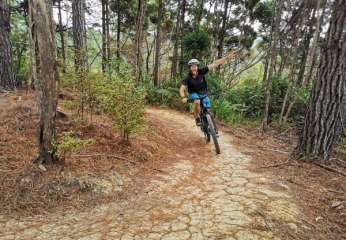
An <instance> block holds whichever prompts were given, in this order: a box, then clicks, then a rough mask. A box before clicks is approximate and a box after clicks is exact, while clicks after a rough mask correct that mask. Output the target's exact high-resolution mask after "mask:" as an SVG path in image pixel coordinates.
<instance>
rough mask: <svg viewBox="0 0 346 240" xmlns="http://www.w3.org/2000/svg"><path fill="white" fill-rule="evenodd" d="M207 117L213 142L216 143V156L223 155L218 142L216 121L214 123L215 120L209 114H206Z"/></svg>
mask: <svg viewBox="0 0 346 240" xmlns="http://www.w3.org/2000/svg"><path fill="white" fill-rule="evenodd" d="M206 117H207V121H208V125H209V133H210V135H211V137H212V139H213V142H214V146H215V152H216V154H220V153H221V151H220V145H219V141H218V140H217V135H216V131H215V126H214V121H213V119H212V117H211V115H210V114H209V113H208V114H206Z"/></svg>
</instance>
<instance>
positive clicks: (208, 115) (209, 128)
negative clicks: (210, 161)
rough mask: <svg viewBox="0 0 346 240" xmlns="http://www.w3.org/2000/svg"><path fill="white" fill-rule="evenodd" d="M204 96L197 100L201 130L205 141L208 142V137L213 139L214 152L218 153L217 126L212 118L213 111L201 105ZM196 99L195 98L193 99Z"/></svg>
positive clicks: (191, 101) (190, 100)
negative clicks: (199, 108)
mask: <svg viewBox="0 0 346 240" xmlns="http://www.w3.org/2000/svg"><path fill="white" fill-rule="evenodd" d="M205 97H206V96H204V97H200V98H199V99H197V100H200V104H201V112H200V113H199V117H200V119H201V126H200V128H201V130H202V132H203V133H204V136H205V139H206V142H210V138H212V139H213V142H214V146H215V152H216V154H220V153H221V151H220V145H219V142H218V138H219V135H218V131H217V126H216V124H215V120H214V116H213V113H212V112H211V110H210V108H206V107H204V105H203V99H204V98H205ZM194 100H196V99H194ZM194 100H192V99H189V100H188V102H190V103H193V101H194Z"/></svg>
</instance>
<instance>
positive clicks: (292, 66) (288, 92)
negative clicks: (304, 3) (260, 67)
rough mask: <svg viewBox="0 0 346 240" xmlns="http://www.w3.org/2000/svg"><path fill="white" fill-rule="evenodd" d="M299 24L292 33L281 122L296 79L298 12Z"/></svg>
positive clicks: (298, 49) (298, 31)
mask: <svg viewBox="0 0 346 240" xmlns="http://www.w3.org/2000/svg"><path fill="white" fill-rule="evenodd" d="M298 21H299V24H298V27H297V28H296V29H295V31H294V34H293V43H292V47H291V52H290V53H289V55H290V66H289V77H288V86H287V90H286V93H285V97H284V100H283V102H282V106H281V112H280V117H279V123H280V124H281V123H282V122H283V118H284V115H285V112H286V105H287V104H289V98H290V95H291V91H292V88H294V85H295V81H296V70H297V67H298V64H299V63H298V62H297V59H298V54H299V52H300V48H299V39H300V37H301V33H302V29H301V27H302V24H303V14H300V17H299V20H298Z"/></svg>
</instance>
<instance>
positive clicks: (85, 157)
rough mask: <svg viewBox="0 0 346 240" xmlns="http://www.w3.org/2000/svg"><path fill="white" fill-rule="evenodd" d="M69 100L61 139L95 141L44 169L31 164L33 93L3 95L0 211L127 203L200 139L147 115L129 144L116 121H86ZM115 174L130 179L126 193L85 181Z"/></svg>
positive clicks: (60, 122)
mask: <svg viewBox="0 0 346 240" xmlns="http://www.w3.org/2000/svg"><path fill="white" fill-rule="evenodd" d="M70 98H71V97H70ZM64 101H66V100H62V99H61V100H59V105H60V107H59V109H61V110H62V111H63V112H64V113H66V114H67V119H66V118H59V119H58V120H57V135H58V142H59V139H60V137H61V135H62V132H65V131H73V132H74V134H75V135H76V136H78V137H79V138H81V139H90V138H92V139H94V140H95V144H92V145H90V146H87V147H86V148H85V149H83V150H81V151H80V152H78V153H74V154H72V155H71V156H68V157H67V158H66V160H65V161H64V162H63V163H61V164H58V165H54V166H46V170H44V169H42V168H39V167H38V166H37V165H33V164H32V162H33V160H34V159H35V158H36V157H37V141H36V125H37V122H38V115H37V111H36V106H35V96H34V93H33V92H25V91H21V90H19V91H18V92H17V93H13V94H6V95H5V94H2V95H1V96H0V109H1V112H0V153H1V155H0V171H1V177H0V202H1V205H0V215H1V214H4V215H7V214H11V215H12V216H23V215H36V214H44V213H46V212H48V211H49V212H54V211H59V210H64V211H66V210H71V209H83V208H86V207H90V206H93V205H97V204H101V203H106V202H110V201H118V202H120V201H124V202H125V201H127V200H128V199H130V198H131V197H135V196H136V194H138V193H139V192H140V191H141V189H144V187H145V185H146V184H147V183H148V182H149V181H148V179H150V178H152V176H153V175H155V174H156V173H161V172H164V169H165V166H167V165H169V164H172V163H173V162H174V156H175V154H176V151H177V150H178V149H179V148H181V147H187V148H189V147H192V145H193V144H194V143H195V141H196V139H194V140H191V139H181V141H176V139H179V136H176V134H175V131H174V128H175V126H174V125H172V124H170V123H169V122H165V121H162V120H160V119H157V118H156V117H155V116H154V115H152V114H150V113H147V114H146V118H147V124H146V127H145V129H144V131H143V133H141V134H138V135H136V136H133V137H132V139H131V143H130V144H124V143H123V142H122V141H121V140H120V137H119V135H118V133H117V131H116V130H115V129H114V128H113V127H112V126H113V125H112V121H111V119H109V118H108V117H105V116H101V115H97V116H93V118H92V119H93V120H92V122H91V121H90V120H87V119H89V117H85V119H84V120H82V121H81V120H79V118H77V117H76V116H75V115H74V113H73V112H69V111H68V110H65V109H64V108H63V107H62V106H63V105H64ZM197 141H202V140H197ZM200 154H203V151H202V152H201V153H200ZM167 156H171V157H167ZM113 172H116V173H118V174H120V175H121V176H122V177H123V178H124V179H128V180H129V181H126V182H125V184H124V186H122V190H121V191H111V192H110V193H109V192H106V193H103V192H102V193H98V192H95V188H96V187H97V186H93V184H90V183H89V182H88V181H85V179H88V178H90V179H102V178H107V177H109V174H111V173H113Z"/></svg>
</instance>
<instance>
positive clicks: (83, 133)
mask: <svg viewBox="0 0 346 240" xmlns="http://www.w3.org/2000/svg"><path fill="white" fill-rule="evenodd" d="M72 97H73V96H72ZM64 101H67V100H61V101H60V103H62V104H61V106H63V103H64ZM0 109H1V111H0V202H1V205H0V215H1V214H12V216H23V215H36V214H44V213H46V212H48V211H51V212H52V211H62V210H63V211H66V210H69V209H83V208H86V207H90V206H93V205H97V204H100V203H106V202H110V201H118V202H124V203H126V202H127V201H128V200H129V199H131V198H132V197H136V195H137V194H138V193H139V192H140V191H143V189H145V186H146V184H147V183H148V182H149V179H152V178H154V177H155V175H156V174H157V173H161V172H165V169H166V168H167V166H169V165H171V164H172V163H173V162H174V161H175V157H176V154H177V153H179V152H180V150H181V149H182V148H184V149H190V150H191V151H192V152H193V154H196V155H197V154H198V155H205V156H207V155H208V154H210V153H208V150H207V149H195V145H196V144H201V142H202V141H203V140H202V139H196V138H180V137H179V135H177V133H176V131H175V129H176V128H177V127H178V126H175V125H174V123H172V122H169V121H167V120H163V119H159V118H158V117H157V116H155V115H154V114H151V113H150V111H149V112H148V113H147V114H146V117H147V121H148V123H147V127H146V128H145V130H144V132H143V133H142V134H138V135H137V136H134V137H133V138H132V139H131V144H130V145H124V144H123V143H122V142H121V141H120V140H119V135H118V134H117V132H116V130H114V128H113V127H112V121H111V120H110V119H109V118H107V117H105V116H100V115H98V116H94V117H93V121H92V122H91V121H89V120H84V121H76V117H75V116H74V115H73V113H72V112H69V111H67V110H64V109H63V108H62V110H63V111H65V112H66V113H67V119H59V120H58V122H57V132H58V139H59V137H61V133H62V132H64V131H73V132H74V133H76V135H77V136H79V137H80V138H82V139H88V138H93V139H95V140H96V143H95V144H93V145H90V146H88V147H86V149H83V150H82V151H81V152H78V153H75V154H74V155H72V156H70V157H68V158H67V159H66V161H65V162H64V163H62V164H60V165H55V166H48V167H47V170H46V171H44V170H42V169H40V168H39V167H37V166H36V165H33V164H32V160H33V159H34V158H35V157H36V154H37V152H36V149H37V145H36V138H35V135H36V129H35V128H36V124H37V121H38V118H37V114H36V109H35V97H34V95H33V93H32V92H29V93H26V92H25V91H18V92H17V93H15V94H7V95H4V94H2V95H0ZM222 131H223V132H225V133H228V134H230V135H231V136H232V139H233V143H234V145H236V146H237V148H238V150H239V151H240V152H242V153H243V154H248V155H251V156H252V158H253V159H254V163H253V166H254V167H253V168H254V170H256V171H259V172H262V171H269V172H271V173H273V174H272V175H273V176H276V178H277V179H278V180H280V182H285V184H287V185H289V186H290V188H291V189H292V190H293V191H294V194H295V198H296V200H297V202H298V203H300V207H301V210H302V211H303V212H304V213H305V214H306V215H307V216H308V218H309V222H308V225H310V226H313V228H314V230H315V231H316V236H318V235H319V234H320V235H321V236H324V237H323V238H322V237H321V238H320V239H326V236H327V239H342V238H340V236H346V178H345V177H343V176H341V175H338V174H336V173H333V172H330V171H327V170H326V169H323V168H321V167H319V166H317V165H314V164H311V163H306V162H302V161H298V160H293V159H291V157H290V156H291V152H292V150H293V147H294V146H295V145H296V133H294V132H284V133H282V134H279V133H277V132H275V131H272V132H270V133H268V134H267V135H265V136H260V135H259V132H258V130H256V129H251V128H240V127H229V126H224V127H223V128H222ZM202 158H207V157H202ZM198 160H199V159H198V158H196V161H195V162H193V164H205V163H201V162H198ZM111 172H117V173H119V174H120V175H121V176H123V177H124V179H130V181H126V182H125V184H124V186H123V187H122V189H123V190H122V191H114V192H113V191H112V192H111V193H101V194H100V193H95V192H94V191H93V190H94V188H95V186H93V185H91V186H90V185H87V184H83V182H81V181H79V180H80V179H81V178H83V177H92V178H102V177H105V176H108V175H107V174H109V173H111ZM71 179H72V180H76V181H71Z"/></svg>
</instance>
